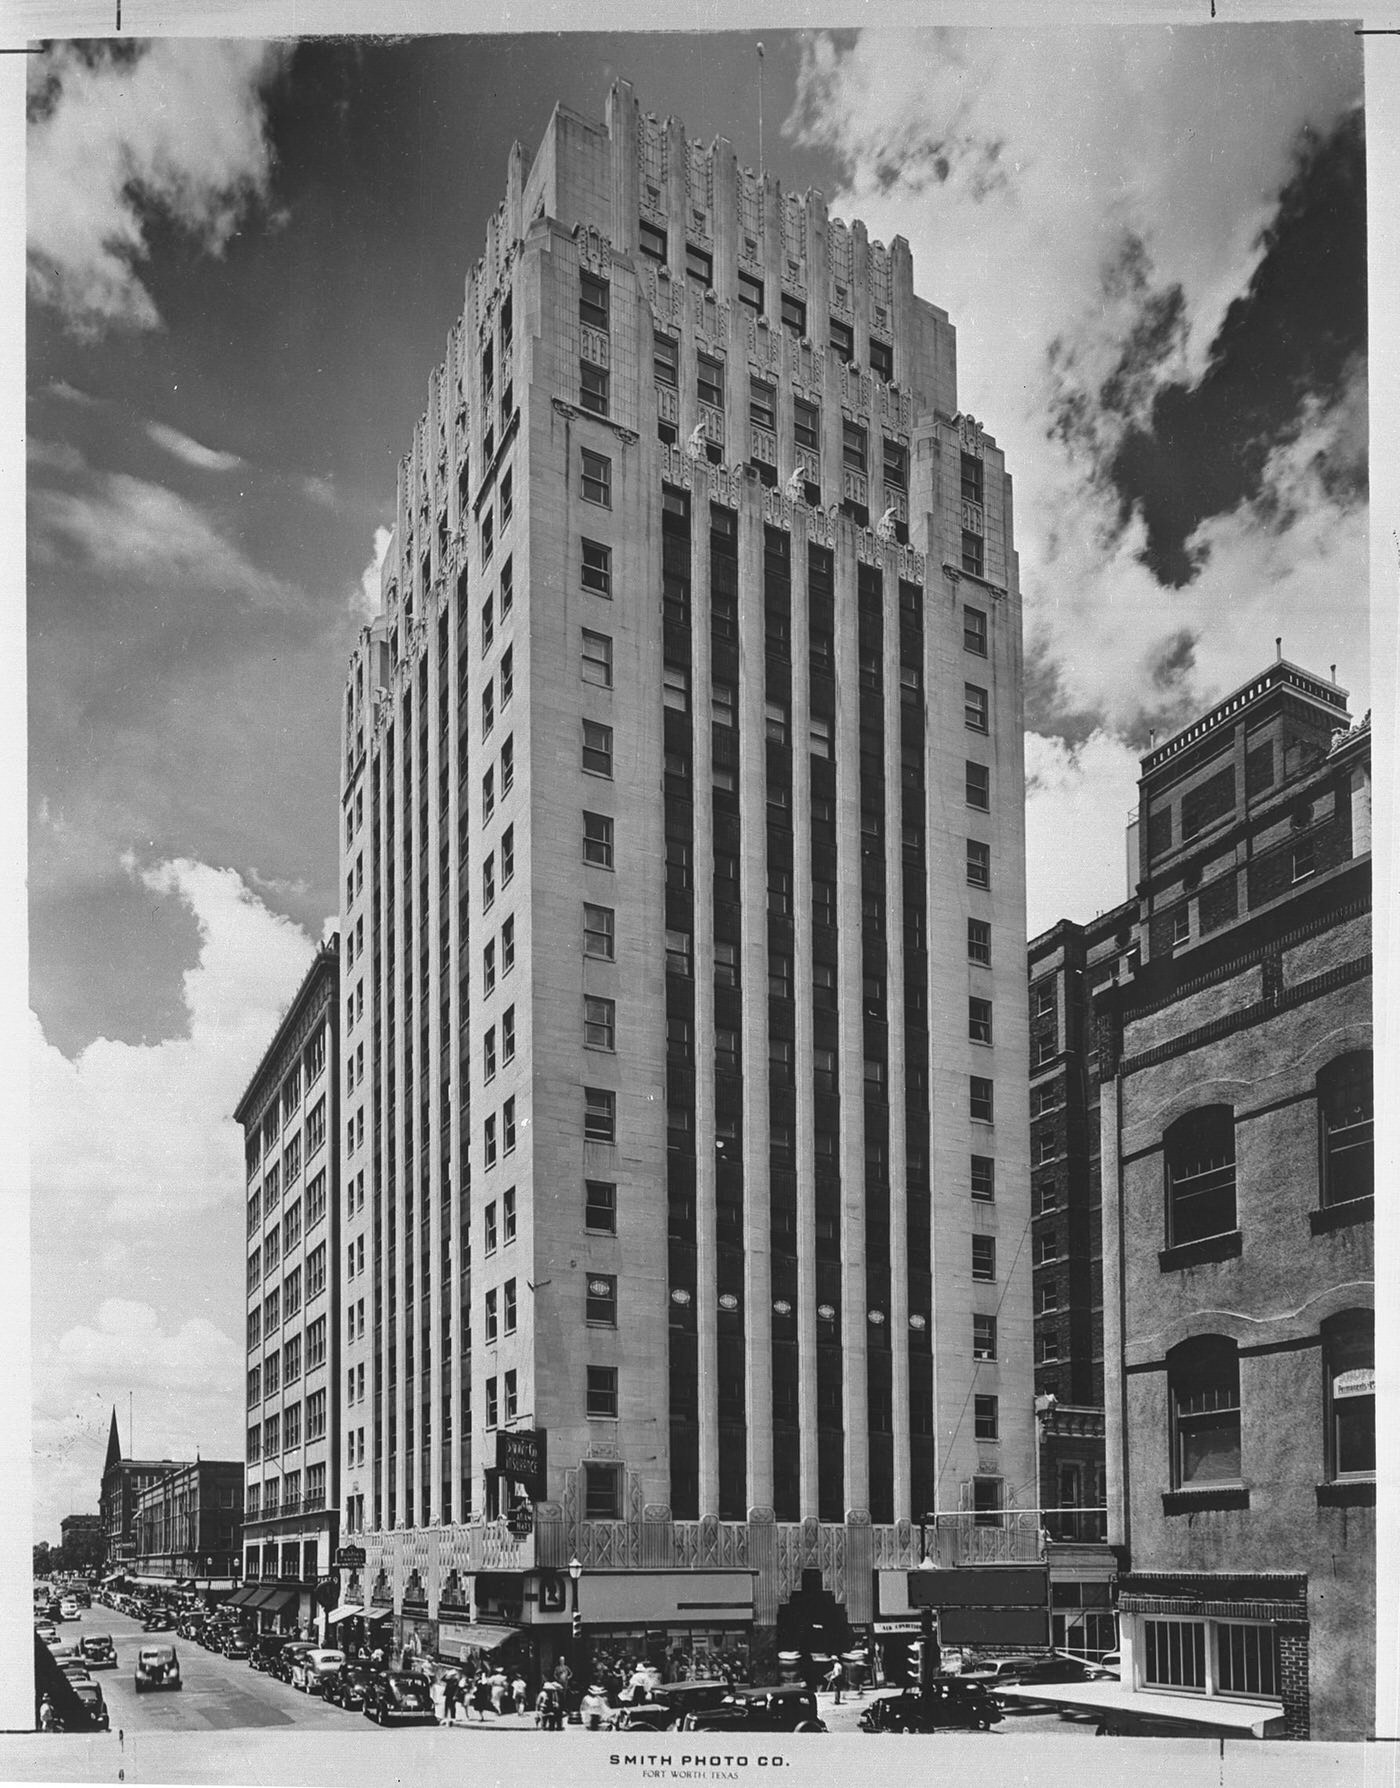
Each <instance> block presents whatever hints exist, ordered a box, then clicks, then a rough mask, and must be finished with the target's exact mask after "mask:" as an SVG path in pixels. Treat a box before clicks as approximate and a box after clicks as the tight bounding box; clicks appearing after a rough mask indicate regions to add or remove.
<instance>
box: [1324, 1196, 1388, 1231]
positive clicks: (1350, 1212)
mask: <svg viewBox="0 0 1400 1788" xmlns="http://www.w3.org/2000/svg"><path fill="white" fill-rule="evenodd" d="M1375 1216H1376V1197H1375V1194H1374V1193H1373V1192H1368V1193H1367V1195H1366V1196H1365V1197H1364V1198H1348V1199H1347V1200H1346V1202H1345V1203H1344V1204H1328V1205H1323V1206H1322V1208H1321V1209H1320V1210H1316V1211H1309V1212H1308V1227H1309V1228H1310V1229H1311V1230H1312V1232H1313V1234H1314V1235H1330V1234H1331V1232H1332V1231H1333V1230H1334V1229H1349V1228H1350V1227H1351V1225H1352V1224H1353V1223H1371V1222H1374V1221H1375Z"/></svg>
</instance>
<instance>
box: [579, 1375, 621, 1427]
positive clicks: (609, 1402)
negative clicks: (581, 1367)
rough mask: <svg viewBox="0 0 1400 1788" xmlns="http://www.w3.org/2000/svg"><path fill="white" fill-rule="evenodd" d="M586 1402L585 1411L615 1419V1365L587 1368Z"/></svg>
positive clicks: (589, 1413)
mask: <svg viewBox="0 0 1400 1788" xmlns="http://www.w3.org/2000/svg"><path fill="white" fill-rule="evenodd" d="M587 1395H588V1402H587V1410H586V1413H587V1414H588V1415H591V1416H606V1417H608V1418H610V1419H612V1420H614V1421H615V1420H616V1419H617V1367H616V1366H590V1367H589V1368H588V1393H587Z"/></svg>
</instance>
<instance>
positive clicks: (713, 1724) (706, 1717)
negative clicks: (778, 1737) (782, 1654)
mask: <svg viewBox="0 0 1400 1788" xmlns="http://www.w3.org/2000/svg"><path fill="white" fill-rule="evenodd" d="M682 1730H683V1731H685V1732H728V1731H739V1732H825V1731H826V1730H827V1728H826V1725H825V1724H824V1722H823V1721H822V1720H821V1719H820V1718H819V1717H818V1715H817V1697H816V1695H815V1694H814V1693H813V1691H812V1690H811V1689H808V1688H804V1687H803V1685H802V1684H801V1683H784V1684H782V1685H781V1686H780V1687H778V1688H767V1689H765V1688H735V1689H730V1690H729V1692H728V1694H727V1695H726V1696H725V1697H724V1699H723V1700H722V1701H719V1702H717V1703H716V1704H715V1705H714V1706H713V1707H702V1708H699V1709H697V1710H696V1712H694V1713H688V1714H687V1715H686V1716H685V1719H684V1720H683V1722H682Z"/></svg>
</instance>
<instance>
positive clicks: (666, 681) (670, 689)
mask: <svg viewBox="0 0 1400 1788" xmlns="http://www.w3.org/2000/svg"><path fill="white" fill-rule="evenodd" d="M661 700H662V703H663V705H664V706H665V707H667V708H669V709H670V710H671V712H672V713H673V714H688V713H689V712H690V672H689V670H687V669H686V667H685V666H684V665H681V664H663V665H662V667H661Z"/></svg>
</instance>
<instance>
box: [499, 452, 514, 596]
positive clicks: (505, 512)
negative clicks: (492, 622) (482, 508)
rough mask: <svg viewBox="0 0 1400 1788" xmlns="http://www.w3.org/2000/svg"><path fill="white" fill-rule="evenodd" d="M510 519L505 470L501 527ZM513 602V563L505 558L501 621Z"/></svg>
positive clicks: (507, 474) (502, 489)
mask: <svg viewBox="0 0 1400 1788" xmlns="http://www.w3.org/2000/svg"><path fill="white" fill-rule="evenodd" d="M509 519H510V471H509V469H507V471H506V472H505V474H504V475H503V476H502V478H501V526H502V527H504V526H505V524H506V522H507V521H509ZM514 600H515V561H514V559H512V558H507V559H506V561H505V562H504V564H503V565H502V566H501V619H502V621H504V620H505V618H506V616H507V615H508V614H509V613H510V608H511V603H512V602H513V601H514Z"/></svg>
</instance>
